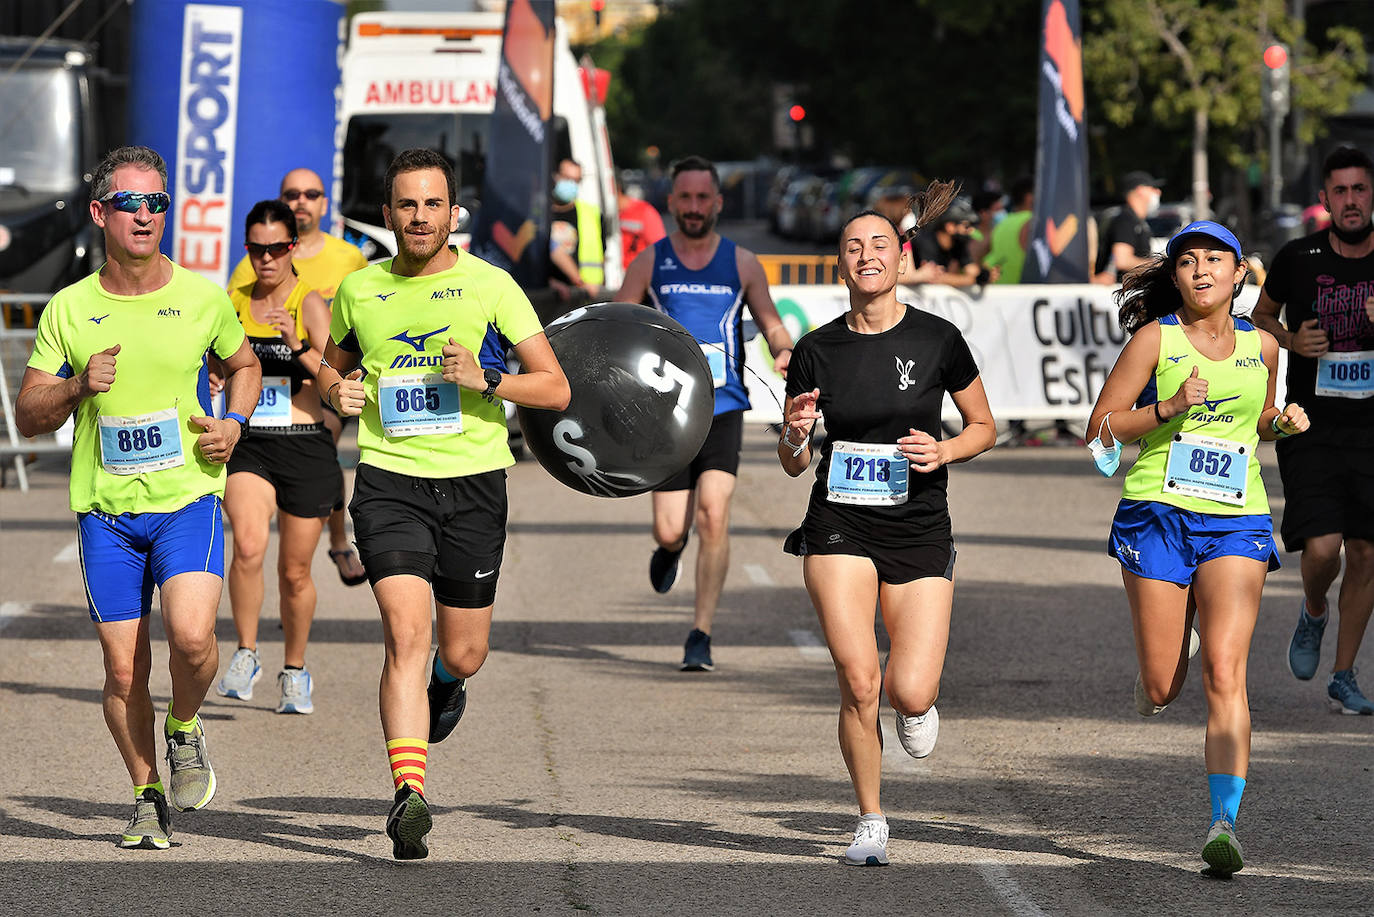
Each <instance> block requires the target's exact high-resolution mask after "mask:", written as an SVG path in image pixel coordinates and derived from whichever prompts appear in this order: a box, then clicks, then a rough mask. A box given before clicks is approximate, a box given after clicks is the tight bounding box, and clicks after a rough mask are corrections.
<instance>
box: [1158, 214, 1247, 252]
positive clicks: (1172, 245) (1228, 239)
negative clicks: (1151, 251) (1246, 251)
mask: <svg viewBox="0 0 1374 917" xmlns="http://www.w3.org/2000/svg"><path fill="white" fill-rule="evenodd" d="M1184 236H1207V237H1208V238H1210V239H1215V240H1216V241H1218V242H1220V243H1221V244H1222V245H1223V246H1224V247H1226V248H1227V249H1230V250H1231V251H1233V252H1235V254H1236V260H1237V261H1240V260H1242V259H1243V258H1244V257H1245V256H1244V255H1243V254H1241V251H1240V240H1239V239H1237V238H1236V234H1235V233H1233V232H1231V230H1229V229H1227V228H1226V227H1225V226H1222V225H1221V224H1220V223H1216V222H1213V221H1212V220H1194V221H1193V222H1191V223H1189V224H1188V225H1187V226H1185V227H1183V228H1182V229H1180V230H1179V231H1178V232H1176V233H1174V237H1173V238H1172V239H1170V240H1169V244H1168V245H1166V246H1164V254H1166V255H1168V256H1169V257H1170V258H1172V257H1174V256H1175V255H1176V254H1178V248H1179V242H1180V241H1182V239H1183V237H1184Z"/></svg>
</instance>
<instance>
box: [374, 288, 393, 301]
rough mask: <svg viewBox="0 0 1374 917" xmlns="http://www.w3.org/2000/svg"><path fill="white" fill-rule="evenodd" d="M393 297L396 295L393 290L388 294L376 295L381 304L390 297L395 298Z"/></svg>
mask: <svg viewBox="0 0 1374 917" xmlns="http://www.w3.org/2000/svg"><path fill="white" fill-rule="evenodd" d="M395 295H396V291H395V290H392V291H391V292H390V293H378V294H377V298H378V299H380V300H381V301H382V302H386V301H387V300H388V299H390V298H391V297H393V296H395Z"/></svg>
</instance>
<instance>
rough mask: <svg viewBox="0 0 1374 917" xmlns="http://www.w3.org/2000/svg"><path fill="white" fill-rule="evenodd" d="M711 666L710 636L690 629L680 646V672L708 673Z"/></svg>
mask: <svg viewBox="0 0 1374 917" xmlns="http://www.w3.org/2000/svg"><path fill="white" fill-rule="evenodd" d="M712 668H714V666H713V665H712V664H711V635H710V634H707V633H703V632H702V631H699V630H697V629H696V628H695V627H694V628H692V631H691V633H689V634H688V635H687V642H686V643H684V644H683V646H682V671H684V672H709V671H711V669H712Z"/></svg>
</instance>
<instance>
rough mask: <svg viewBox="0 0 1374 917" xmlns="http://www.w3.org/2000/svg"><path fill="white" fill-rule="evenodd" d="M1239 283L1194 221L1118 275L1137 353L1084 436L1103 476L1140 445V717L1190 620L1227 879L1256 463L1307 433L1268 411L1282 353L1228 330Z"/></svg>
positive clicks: (1243, 719) (1207, 847) (1167, 689)
mask: <svg viewBox="0 0 1374 917" xmlns="http://www.w3.org/2000/svg"><path fill="white" fill-rule="evenodd" d="M1245 272H1246V268H1245V264H1244V261H1243V256H1242V254H1241V247H1240V242H1239V241H1238V240H1237V239H1236V237H1235V235H1234V234H1233V233H1232V232H1231V231H1230V230H1229V229H1227V228H1226V227H1225V226H1222V225H1221V224H1220V223H1214V222H1211V221H1209V220H1202V221H1199V222H1195V223H1190V224H1189V225H1187V226H1185V227H1184V228H1183V229H1182V230H1181V231H1180V232H1179V233H1178V234H1177V235H1175V236H1174V237H1173V238H1172V239H1170V240H1169V244H1168V245H1167V246H1166V248H1165V253H1164V254H1163V255H1161V256H1157V257H1155V258H1154V259H1152V260H1151V261H1149V262H1147V263H1145V264H1143V265H1141V266H1140V267H1138V268H1136V269H1135V270H1133V271H1131V273H1129V274H1128V275H1126V277H1125V279H1124V281H1123V283H1122V286H1121V289H1120V290H1119V291H1118V292H1117V294H1116V298H1117V304H1118V306H1119V319H1120V322H1121V326H1122V328H1124V329H1125V330H1126V331H1127V332H1129V333H1130V334H1131V339H1130V340H1129V341H1128V342H1127V344H1126V347H1125V348H1124V349H1123V350H1122V352H1121V356H1120V358H1118V360H1117V362H1116V365H1115V366H1114V367H1113V368H1112V372H1111V375H1109V376H1108V377H1107V381H1106V383H1105V384H1104V385H1103V388H1102V393H1101V396H1100V397H1099V398H1098V401H1097V405H1096V407H1095V408H1094V409H1093V414H1092V418H1091V420H1089V430H1090V431H1092V433H1095V434H1096V437H1095V438H1094V440H1093V442H1092V443H1091V444H1090V446H1089V448H1090V449H1092V451H1093V458H1094V461H1095V462H1096V464H1097V467H1098V470H1100V471H1101V472H1102V473H1103V474H1107V475H1111V474H1112V473H1113V472H1115V471H1116V466H1117V463H1118V462H1119V461H1120V451H1121V443H1123V442H1133V441H1136V440H1139V441H1140V454H1139V456H1138V457H1137V458H1136V461H1135V464H1134V465H1132V466H1131V469H1130V471H1128V472H1127V473H1126V482H1125V485H1124V487H1123V492H1122V498H1121V503H1120V505H1119V506H1118V507H1117V510H1116V517H1115V519H1114V520H1113V522H1112V531H1111V537H1110V539H1109V542H1108V552H1109V553H1110V554H1111V555H1112V556H1113V557H1115V558H1116V559H1117V560H1118V561H1120V563H1121V577H1122V580H1123V581H1124V582H1125V585H1126V597H1127V599H1128V600H1129V602H1130V605H1131V618H1132V624H1133V627H1134V631H1135V646H1136V657H1137V659H1138V661H1139V663H1140V674H1139V676H1138V677H1137V679H1136V709H1137V710H1138V711H1139V712H1140V714H1141V715H1142V716H1154V715H1156V714H1158V713H1159V712H1160V711H1161V710H1163V709H1164V708H1165V706H1167V705H1168V704H1169V702H1170V701H1172V700H1173V699H1174V698H1175V697H1177V696H1178V693H1179V691H1180V690H1181V689H1182V687H1183V682H1184V679H1185V677H1186V676H1187V674H1188V659H1189V657H1190V656H1191V655H1192V653H1193V652H1196V651H1197V647H1196V646H1192V647H1190V643H1191V642H1192V641H1191V639H1190V637H1191V633H1192V619H1193V617H1194V615H1196V617H1197V622H1198V629H1199V630H1200V631H1201V651H1202V667H1203V673H1202V685H1203V691H1204V693H1205V694H1206V698H1207V738H1206V743H1205V757H1206V762H1207V784H1208V791H1209V794H1210V796H1211V800H1212V820H1211V825H1210V828H1209V829H1208V832H1207V840H1206V841H1205V842H1204V846H1203V848H1202V858H1203V860H1205V861H1206V862H1207V864H1208V866H1209V867H1210V868H1211V870H1212V871H1213V872H1214V873H1217V874H1221V875H1230V874H1231V873H1234V872H1236V871H1237V870H1239V869H1240V868H1241V866H1242V863H1243V860H1242V856H1241V848H1240V843H1239V842H1238V841H1237V840H1236V834H1235V821H1236V811H1237V809H1238V808H1239V807H1240V798H1241V793H1242V791H1243V790H1244V788H1245V776H1246V770H1247V767H1248V765H1249V760H1250V709H1249V705H1248V701H1247V698H1246V690H1245V671H1246V661H1247V657H1248V656H1249V653H1250V638H1251V636H1252V635H1253V633H1254V629H1255V620H1256V618H1257V617H1258V616H1259V605H1260V592H1261V590H1262V589H1263V587H1264V578H1265V576H1266V574H1267V573H1268V571H1270V570H1276V569H1278V566H1279V559H1278V552H1277V550H1276V549H1275V547H1274V538H1273V523H1272V522H1271V520H1270V517H1269V501H1268V499H1267V497H1266V496H1265V493H1264V484H1263V482H1262V481H1261V479H1260V467H1259V462H1258V460H1257V459H1256V456H1255V451H1256V447H1257V446H1258V444H1259V441H1260V440H1266V441H1269V440H1274V439H1278V438H1279V437H1283V436H1290V435H1293V434H1296V433H1301V432H1302V431H1303V430H1306V429H1307V426H1308V421H1307V415H1306V413H1305V412H1304V411H1303V409H1302V407H1301V406H1299V405H1297V404H1290V405H1288V407H1287V408H1285V409H1284V410H1282V411H1280V410H1279V409H1278V408H1277V407H1275V405H1274V380H1275V377H1276V372H1277V365H1278V353H1279V349H1278V344H1277V342H1276V341H1275V340H1274V338H1273V337H1272V336H1271V335H1270V334H1268V333H1267V332H1265V331H1261V330H1259V329H1258V328H1256V327H1255V326H1254V325H1252V324H1251V323H1250V322H1249V321H1247V320H1246V319H1244V318H1241V317H1238V316H1233V315H1232V314H1231V309H1232V301H1233V299H1234V297H1235V294H1236V291H1237V289H1239V286H1240V284H1241V282H1242V281H1243V280H1244V279H1245Z"/></svg>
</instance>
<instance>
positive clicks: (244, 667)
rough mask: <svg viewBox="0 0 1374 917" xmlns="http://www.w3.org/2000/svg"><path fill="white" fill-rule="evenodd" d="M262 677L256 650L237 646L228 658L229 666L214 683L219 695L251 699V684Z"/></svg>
mask: <svg viewBox="0 0 1374 917" xmlns="http://www.w3.org/2000/svg"><path fill="white" fill-rule="evenodd" d="M261 677H262V666H261V665H260V664H259V663H258V651H257V650H250V649H246V648H245V647H242V646H241V647H239V648H238V649H237V650H235V651H234V656H233V658H232V659H230V660H229V668H228V669H226V670H225V672H224V677H223V678H221V679H220V680H219V684H217V685H215V690H216V691H218V692H219V694H220V696H221V697H232V698H236V699H237V700H252V699H253V684H254V683H255V682H256V681H257V680H258V679H259V678H261Z"/></svg>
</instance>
